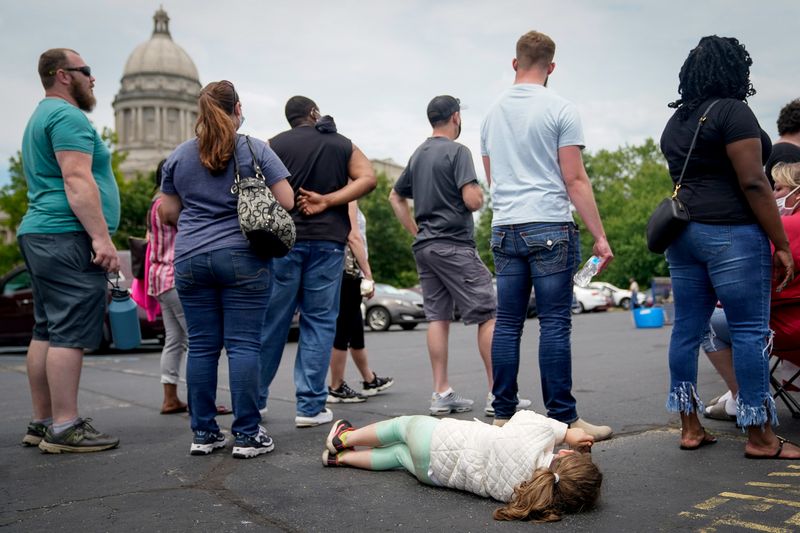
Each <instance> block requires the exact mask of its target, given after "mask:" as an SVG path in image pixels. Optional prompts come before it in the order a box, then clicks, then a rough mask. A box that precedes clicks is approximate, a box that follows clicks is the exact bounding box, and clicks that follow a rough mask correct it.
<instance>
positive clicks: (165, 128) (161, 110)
mask: <svg viewBox="0 0 800 533" xmlns="http://www.w3.org/2000/svg"><path fill="white" fill-rule="evenodd" d="M169 20H170V19H169V16H168V15H167V12H166V11H164V10H163V9H159V10H158V11H156V13H155V15H153V34H152V36H151V37H150V39H149V40H148V41H146V42H144V43H142V44H140V45H139V46H137V47H136V48H135V49H134V50H133V52H131V55H130V56H129V57H128V61H127V62H126V63H125V70H124V71H123V73H122V79H121V80H120V84H121V87H120V90H119V92H118V93H117V95H116V97H115V98H114V103H113V104H112V105H113V108H114V118H115V123H116V131H117V140H118V147H119V149H120V150H122V151H125V152H127V153H128V157H127V158H126V160H125V161H124V162H123V163H122V164H121V165H120V168H121V170H122V171H123V172H124V173H125V174H126V175H128V176H132V175H134V174H136V173H141V174H147V173H149V172H151V171H153V170H155V167H156V165H157V164H158V162H159V161H160V160H161V159H163V158H164V157H166V156H167V155H169V154H170V152H172V150H174V149H175V147H176V146H177V145H179V144H180V143H182V142H183V141H185V140H187V139H189V138H191V137H193V136H194V124H195V121H196V120H197V97H198V95H199V94H200V88H201V86H200V76H199V75H198V73H197V67H196V66H195V64H194V61H192V58H191V57H189V54H187V53H186V51H184V49H183V48H181V47H180V46H178V45H177V44H176V43H175V42H174V41H173V40H172V36H171V35H170V32H169Z"/></svg>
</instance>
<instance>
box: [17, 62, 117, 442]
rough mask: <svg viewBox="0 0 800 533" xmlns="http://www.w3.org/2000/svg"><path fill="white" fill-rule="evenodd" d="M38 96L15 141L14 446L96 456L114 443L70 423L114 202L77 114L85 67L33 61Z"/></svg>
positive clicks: (93, 339) (109, 178)
mask: <svg viewBox="0 0 800 533" xmlns="http://www.w3.org/2000/svg"><path fill="white" fill-rule="evenodd" d="M39 78H40V79H41V81H42V85H43V86H44V89H45V98H44V99H43V100H42V101H41V102H39V105H38V106H37V108H36V110H35V111H34V112H33V115H31V118H30V120H29V121H28V125H27V126H26V128H25V133H24V135H23V139H22V163H23V168H24V169H25V180H26V181H27V184H28V211H27V212H26V213H25V216H24V217H23V219H22V223H21V224H20V227H19V230H18V231H17V236H18V241H19V246H20V249H21V251H22V256H23V258H24V259H25V265H26V266H27V268H28V272H29V273H30V276H31V285H32V289H33V306H34V311H33V314H34V320H35V325H34V328H33V338H32V340H31V344H30V346H29V348H28V355H27V367H28V381H29V382H30V387H31V398H32V400H33V418H32V420H31V422H30V423H29V424H28V431H27V433H26V434H25V436H24V438H23V440H22V443H23V444H24V445H27V446H38V447H39V448H40V449H41V450H42V451H45V452H49V453H61V452H96V451H101V450H107V449H110V448H114V447H116V446H117V445H118V444H119V439H117V438H115V437H111V436H109V435H106V434H103V433H100V432H98V431H97V430H95V429H94V428H93V427H92V426H91V425H90V424H89V422H88V421H86V420H83V419H81V418H80V417H79V416H78V385H79V383H80V376H81V366H82V365H83V351H84V349H94V348H97V347H98V346H99V345H100V341H101V339H102V336H103V320H104V314H105V307H106V294H107V293H106V278H105V273H106V272H117V271H118V270H119V257H118V256H117V250H116V249H115V248H114V244H113V243H112V242H111V233H113V232H114V231H115V230H116V229H117V225H118V224H119V214H120V201H119V190H118V189H117V183H116V181H115V180H114V174H113V172H112V171H111V154H110V153H109V151H108V148H107V147H106V145H105V143H104V142H103V141H102V139H101V138H100V136H99V135H98V134H97V131H96V130H95V129H94V127H93V126H92V124H91V123H90V122H89V119H88V118H87V117H86V115H85V114H84V113H83V112H84V111H91V110H92V108H94V105H95V98H94V94H93V91H92V88H93V87H94V80H95V79H94V77H93V76H92V70H91V68H89V67H88V66H87V65H86V62H85V61H84V60H83V58H81V56H80V55H78V53H77V52H75V51H74V50H70V49H67V48H54V49H51V50H47V51H46V52H44V53H43V54H42V55H41V56H40V57H39Z"/></svg>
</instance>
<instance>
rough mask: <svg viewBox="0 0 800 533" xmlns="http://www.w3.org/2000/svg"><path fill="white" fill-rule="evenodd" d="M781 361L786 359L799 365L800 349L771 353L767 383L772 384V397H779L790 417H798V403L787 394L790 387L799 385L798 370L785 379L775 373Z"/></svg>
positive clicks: (799, 411)
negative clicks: (790, 414)
mask: <svg viewBox="0 0 800 533" xmlns="http://www.w3.org/2000/svg"><path fill="white" fill-rule="evenodd" d="M782 361H788V362H790V363H794V364H795V365H797V366H800V351H791V352H782V353H776V352H775V351H773V353H772V366H771V368H770V371H769V383H770V385H772V390H773V391H774V392H773V393H772V397H773V398H775V399H776V400H777V399H778V398H780V399H781V400H782V401H783V403H784V405H786V408H787V409H789V412H790V413H792V418H800V403H798V401H797V400H796V399H795V398H794V396H792V395H791V394H789V390H790V389H794V388H797V387H798V386H800V379H798V378H800V370H798V371H797V372H795V373H794V375H793V376H791V378H790V379H785V376H779V375H778V374H777V370H778V367H779V366H780V363H781V362H782Z"/></svg>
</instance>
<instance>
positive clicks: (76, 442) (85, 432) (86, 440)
mask: <svg viewBox="0 0 800 533" xmlns="http://www.w3.org/2000/svg"><path fill="white" fill-rule="evenodd" d="M90 421H91V418H86V419H81V418H79V419H78V421H77V422H76V423H75V425H74V426H72V427H70V428H67V429H65V430H64V431H62V432H61V433H57V434H53V426H50V427H49V428H47V431H46V432H45V434H44V437H43V438H42V441H41V442H40V443H39V449H40V450H42V451H43V452H45V453H63V452H73V453H86V452H100V451H103V450H110V449H111V448H116V447H117V446H119V439H118V438H116V437H112V436H111V435H106V434H105V433H100V432H99V431H97V430H96V429H94V428H93V427H92V425H91V424H90V423H89V422H90Z"/></svg>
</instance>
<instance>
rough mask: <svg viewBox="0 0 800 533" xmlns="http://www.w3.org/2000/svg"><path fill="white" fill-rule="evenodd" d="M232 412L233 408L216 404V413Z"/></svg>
mask: <svg viewBox="0 0 800 533" xmlns="http://www.w3.org/2000/svg"><path fill="white" fill-rule="evenodd" d="M232 412H233V409H230V408H228V407H225V406H224V405H218V406H217V414H218V415H229V414H231V413H232Z"/></svg>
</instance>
